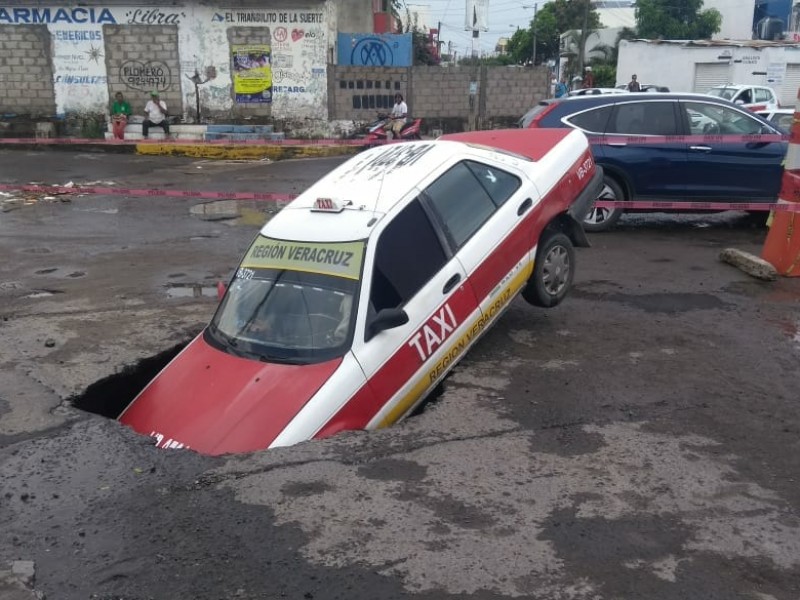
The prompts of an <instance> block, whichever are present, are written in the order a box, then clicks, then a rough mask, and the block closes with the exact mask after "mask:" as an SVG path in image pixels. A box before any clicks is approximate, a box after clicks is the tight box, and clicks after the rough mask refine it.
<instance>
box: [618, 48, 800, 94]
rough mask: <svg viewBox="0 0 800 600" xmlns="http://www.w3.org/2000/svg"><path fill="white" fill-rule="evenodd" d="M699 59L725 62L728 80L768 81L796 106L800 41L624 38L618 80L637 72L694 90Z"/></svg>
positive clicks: (672, 87)
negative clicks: (767, 44) (754, 43)
mask: <svg viewBox="0 0 800 600" xmlns="http://www.w3.org/2000/svg"><path fill="white" fill-rule="evenodd" d="M698 63H717V64H725V65H727V67H728V73H729V78H728V83H739V84H741V83H750V84H755V85H769V86H770V87H772V88H773V89H774V90H775V92H776V93H777V94H778V96H779V98H780V100H781V102H782V103H785V104H786V105H788V106H794V104H795V102H796V98H797V91H798V90H797V85H798V84H797V80H796V78H794V77H795V76H794V75H793V74H795V73H800V45H791V46H777V47H771V48H752V47H747V46H742V47H736V46H727V47H725V46H723V47H720V46H717V47H711V48H704V47H687V46H681V45H678V44H649V43H646V42H632V41H626V40H623V41H622V42H621V43H620V48H619V61H618V62H617V84H622V83H627V82H628V80H627V79H626V77H629V76H630V74H631V73H636V74H637V75H638V79H639V81H640V82H642V83H654V84H659V85H666V86H668V87H669V88H670V90H671V91H673V92H692V91H694V77H695V66H696V65H697V64H698ZM768 79H769V80H770V81H768Z"/></svg>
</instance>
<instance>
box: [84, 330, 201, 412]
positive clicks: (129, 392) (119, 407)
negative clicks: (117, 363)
mask: <svg viewBox="0 0 800 600" xmlns="http://www.w3.org/2000/svg"><path fill="white" fill-rule="evenodd" d="M190 341H191V340H187V341H186V342H184V343H182V344H178V345H177V346H174V347H172V348H170V349H169V350H165V351H163V352H161V353H159V354H156V355H155V356H151V357H150V358H145V359H142V360H140V361H139V362H138V363H136V364H135V365H132V366H128V367H125V368H124V369H123V370H122V371H121V372H120V373H115V374H114V375H109V376H108V377H105V378H103V379H101V380H99V381H96V382H95V383H93V384H92V385H90V386H89V387H88V388H86V391H85V392H84V393H83V394H81V395H79V396H73V397H71V398H69V399H68V402H70V403H71V404H72V405H73V406H74V407H75V408H77V409H79V410H83V411H86V412H90V413H94V414H96V415H101V416H103V417H108V418H109V419H116V418H117V417H118V416H119V415H120V414H121V413H122V411H123V410H125V407H127V406H128V405H129V404H130V403H131V402H133V399H134V398H136V396H138V395H139V392H141V391H142V390H143V389H144V388H145V386H146V385H147V384H148V383H150V381H152V380H153V378H154V377H155V376H156V375H158V374H159V373H160V372H161V370H162V369H163V368H164V367H166V366H167V364H168V363H169V361H171V360H172V359H173V358H175V357H176V356H177V355H178V353H179V352H180V351H181V350H183V348H184V347H185V346H186V345H187V344H188V343H189V342H190Z"/></svg>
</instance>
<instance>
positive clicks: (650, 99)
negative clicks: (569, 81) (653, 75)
mask: <svg viewBox="0 0 800 600" xmlns="http://www.w3.org/2000/svg"><path fill="white" fill-rule="evenodd" d="M519 125H520V126H521V127H526V128H530V127H533V128H536V127H573V128H576V129H580V130H581V131H583V132H584V133H586V134H587V135H589V136H590V140H591V141H592V152H593V153H594V157H595V160H596V161H597V164H599V165H600V166H602V167H603V171H604V173H605V176H604V188H603V192H602V193H601V196H600V198H602V199H606V200H618V201H626V200H664V201H666V200H672V201H718V202H726V201H734V202H737V201H738V202H741V201H748V202H774V201H775V199H776V198H777V195H778V191H779V189H780V181H781V173H782V166H781V163H782V161H783V158H784V156H785V154H786V141H784V140H781V139H780V138H777V139H774V138H775V136H777V135H779V134H780V133H781V132H780V131H779V130H778V129H777V128H776V127H775V126H774V125H773V124H771V123H769V122H768V121H766V120H765V119H763V118H762V117H760V116H758V115H756V114H754V113H752V112H750V111H748V110H746V109H743V108H741V107H739V106H736V105H734V104H732V103H731V102H728V101H727V100H722V99H719V98H715V97H713V96H707V95H703V94H672V93H669V94H666V93H665V94H658V95H654V94H652V93H628V94H620V95H616V96H590V97H578V98H575V97H572V98H557V99H551V100H545V101H542V102H540V103H539V104H538V105H537V106H535V107H534V108H532V109H531V110H530V111H528V112H527V113H526V114H525V115H524V116H523V117H522V119H521V120H520V123H519ZM752 134H775V135H774V136H773V139H772V140H770V141H764V142H760V141H759V142H756V141H749V140H747V138H743V137H742V136H743V135H752ZM672 135H713V136H716V137H715V138H714V139H710V140H708V141H703V142H696V141H682V140H675V141H668V140H664V139H663V136H672ZM598 136H605V137H604V139H600V138H599V137H598ZM630 136H635V138H634V139H633V140H631V139H630ZM615 138H618V139H619V141H615ZM659 138H660V139H659ZM623 212H624V210H623V209H619V208H615V209H609V208H600V209H594V210H592V211H591V212H590V213H589V214H588V215H587V217H586V220H585V221H584V227H585V228H586V230H587V231H603V230H605V229H608V228H610V227H611V226H613V225H614V223H616V222H617V221H618V220H619V218H620V216H622V214H623Z"/></svg>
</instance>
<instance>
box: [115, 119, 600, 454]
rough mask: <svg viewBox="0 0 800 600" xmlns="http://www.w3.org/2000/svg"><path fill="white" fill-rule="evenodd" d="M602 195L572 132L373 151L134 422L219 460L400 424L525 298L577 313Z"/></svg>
mask: <svg viewBox="0 0 800 600" xmlns="http://www.w3.org/2000/svg"><path fill="white" fill-rule="evenodd" d="M601 182H602V173H601V169H599V168H597V167H595V165H594V161H593V160H592V155H591V152H590V150H589V145H588V143H587V140H586V138H585V136H584V135H583V133H581V132H579V131H576V130H572V129H554V130H548V129H535V130H533V129H514V130H495V131H484V132H474V133H464V134H455V135H447V136H444V137H443V138H440V139H439V140H436V141H421V142H407V143H403V144H392V145H386V146H381V147H378V148H373V149H371V150H367V151H365V152H363V153H361V154H359V155H357V156H355V157H353V158H352V159H350V160H349V161H347V162H346V163H344V164H342V165H341V166H339V167H338V168H336V169H335V170H333V171H332V172H331V173H329V174H328V175H326V176H325V177H324V178H322V179H321V180H320V181H318V182H317V183H315V184H314V185H313V186H311V187H310V188H309V189H308V190H307V191H306V192H304V193H303V194H302V195H300V196H299V197H298V198H297V199H296V200H294V201H293V202H292V203H291V204H289V205H288V206H287V207H286V208H285V209H283V210H282V211H281V212H280V213H279V214H277V215H276V216H275V217H274V218H273V219H272V220H271V221H270V222H268V223H267V224H266V225H265V226H264V227H263V229H262V230H261V232H260V233H259V235H258V236H257V237H256V239H255V241H254V242H253V243H252V245H251V246H250V248H249V250H248V251H247V253H246V254H245V256H244V259H243V260H242V262H241V265H240V267H239V269H238V270H237V272H236V275H235V276H234V278H233V279H232V281H231V282H230V285H229V286H228V288H227V291H226V293H225V296H224V298H223V299H222V302H221V303H220V306H219V308H218V309H217V312H216V314H215V316H214V318H213V320H212V321H211V323H210V324H209V325H208V327H207V328H206V329H205V330H204V331H203V332H202V333H201V334H200V335H198V336H197V337H196V338H195V339H194V340H193V341H192V342H191V343H190V344H189V345H188V346H187V347H186V348H185V349H184V350H183V351H182V352H181V353H180V354H179V355H178V356H177V357H176V358H175V359H174V360H173V361H172V362H171V363H170V364H169V365H167V367H166V368H165V369H164V370H163V371H162V372H161V373H160V374H159V375H158V376H157V377H156V378H155V379H154V380H153V381H152V382H150V384H149V385H148V386H147V387H146V388H145V389H144V390H143V391H142V392H141V394H139V396H137V397H136V398H135V399H134V401H133V402H132V403H131V404H130V405H129V406H128V407H127V408H126V410H125V411H124V412H123V413H122V415H121V416H120V420H121V421H122V423H124V424H126V425H129V426H131V427H133V428H134V429H135V430H136V431H138V432H140V433H143V434H146V435H149V436H153V437H154V438H155V439H156V444H157V445H158V446H159V447H164V448H187V447H188V448H192V449H194V450H196V451H198V452H202V453H207V454H223V453H233V452H247V451H253V450H258V449H263V448H269V447H276V446H287V445H290V444H295V443H297V442H300V441H303V440H309V439H313V438H322V437H326V436H330V435H333V434H335V433H338V432H340V431H343V430H351V429H374V428H378V427H385V426H387V425H391V424H392V423H395V422H396V421H398V420H399V419H401V418H403V416H404V415H407V414H409V413H410V412H411V411H412V410H413V409H414V408H415V407H416V406H417V405H418V404H419V403H420V402H421V401H422V400H424V398H425V396H426V394H427V393H428V392H429V391H430V390H431V389H433V388H434V387H435V386H436V385H437V383H439V382H440V381H441V380H442V379H443V378H444V377H445V376H446V375H447V373H448V372H449V371H450V370H451V369H452V368H453V367H454V366H455V364H456V363H457V362H458V361H459V360H460V359H461V358H462V357H463V356H464V354H465V353H466V352H467V350H468V349H469V348H470V346H472V344H474V343H475V341H476V340H477V339H478V338H479V337H480V336H481V334H483V333H484V332H485V331H486V330H487V329H488V327H489V326H490V325H492V324H493V323H494V322H495V321H496V320H497V319H498V318H499V316H500V315H501V314H502V312H503V311H504V310H505V309H506V308H507V307H508V306H509V304H510V302H511V300H512V299H513V298H514V297H515V296H516V295H517V294H518V293H520V292H521V293H522V295H523V297H524V298H525V299H526V300H528V301H529V302H531V303H533V304H537V305H541V306H554V305H556V304H557V303H558V302H560V301H561V300H562V299H563V298H564V296H565V295H566V293H567V291H568V289H569V287H570V284H571V282H572V276H573V269H574V256H575V254H574V250H573V245H579V246H586V245H588V243H587V241H586V237H585V235H584V233H583V229H582V228H581V224H580V223H581V221H582V219H583V217H584V216H585V214H586V213H587V212H588V210H589V207H590V206H591V203H592V201H593V200H594V198H596V197H597V194H598V192H599V189H600V187H601Z"/></svg>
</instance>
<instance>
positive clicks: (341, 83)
mask: <svg viewBox="0 0 800 600" xmlns="http://www.w3.org/2000/svg"><path fill="white" fill-rule="evenodd" d="M410 74H411V69H409V68H402V67H352V66H342V67H334V66H329V67H328V112H329V116H330V118H331V119H340V120H353V121H370V120H372V119H374V118H375V115H376V114H377V113H378V112H389V111H390V110H391V109H392V106H393V105H394V95H395V94H396V93H397V92H400V93H401V94H403V97H404V98H405V99H406V102H407V103H408V104H409V110H410V111H412V112H413V111H414V110H415V109H414V107H413V106H412V105H411V103H410V102H408V101H409V93H410V86H409V84H410Z"/></svg>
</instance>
